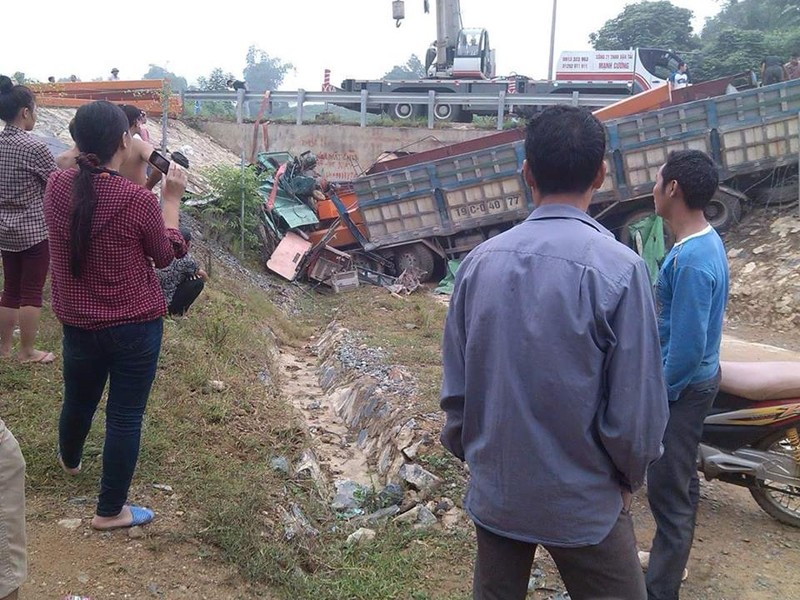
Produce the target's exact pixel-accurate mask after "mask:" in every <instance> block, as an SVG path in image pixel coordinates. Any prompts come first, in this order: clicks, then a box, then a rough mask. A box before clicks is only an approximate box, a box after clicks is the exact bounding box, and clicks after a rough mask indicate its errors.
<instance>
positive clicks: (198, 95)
mask: <svg viewBox="0 0 800 600" xmlns="http://www.w3.org/2000/svg"><path fill="white" fill-rule="evenodd" d="M264 95H265V94H264V93H263V92H245V91H244V90H240V91H238V92H183V94H181V96H182V98H183V101H184V107H185V106H186V103H187V102H203V101H220V100H222V101H230V102H236V103H240V104H241V103H243V102H261V101H263V100H264ZM621 99H622V98H621V97H620V96H611V95H595V94H580V93H579V92H573V93H572V94H570V95H567V94H563V95H561V94H537V95H533V94H507V93H506V92H505V91H502V92H500V93H498V94H450V93H442V92H439V93H437V92H434V91H432V90H431V91H429V92H427V93H414V94H405V93H397V92H372V93H370V92H368V91H367V90H361V92H307V91H306V90H302V89H301V90H297V91H293V92H280V91H279V92H269V102H270V103H272V102H286V103H296V104H297V121H296V122H297V124H298V125H302V124H303V106H304V105H305V104H306V103H307V102H314V103H330V104H336V105H345V104H350V105H353V106H356V105H358V106H359V108H360V114H361V127H366V126H367V113H368V110H367V109H369V108H372V109H376V108H382V107H383V106H386V105H392V104H400V103H405V104H416V105H423V106H426V107H427V109H428V129H433V126H434V123H435V117H434V111H433V109H434V107H435V106H436V104H437V103H438V102H444V101H446V102H447V103H448V104H456V105H468V106H470V107H471V108H472V109H476V108H482V109H484V110H486V109H489V108H491V109H495V108H496V109H497V129H498V130H502V129H503V122H504V119H505V117H506V111H507V109H508V108H509V107H510V106H553V105H556V104H571V105H573V106H592V107H602V106H608V105H609V104H613V103H614V102H618V101H619V100H621Z"/></svg>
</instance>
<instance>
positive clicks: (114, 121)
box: [69, 100, 128, 279]
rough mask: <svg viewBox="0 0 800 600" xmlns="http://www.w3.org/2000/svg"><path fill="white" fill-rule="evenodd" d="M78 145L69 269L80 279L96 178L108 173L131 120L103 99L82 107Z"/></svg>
mask: <svg viewBox="0 0 800 600" xmlns="http://www.w3.org/2000/svg"><path fill="white" fill-rule="evenodd" d="M74 122H75V126H74V131H75V143H76V144H77V145H78V150H80V154H79V155H78V159H77V162H78V174H77V175H76V176H75V179H74V180H73V183H72V210H71V213H70V254H69V269H70V272H71V273H72V276H73V277H75V278H76V279H77V278H79V277H80V276H81V275H82V274H83V269H84V267H85V266H86V259H87V257H88V255H89V246H90V242H91V237H92V219H93V218H94V211H95V207H96V206H97V191H96V190H95V187H94V176H95V175H96V174H98V173H103V172H107V169H104V168H102V166H101V165H104V164H106V163H108V162H109V161H110V160H111V158H112V157H113V156H114V154H116V152H117V150H118V149H119V144H120V141H121V138H122V136H123V135H124V134H125V133H126V132H127V131H128V119H127V118H126V117H125V113H124V112H122V109H120V108H119V107H118V106H116V105H114V104H111V103H110V102H106V101H104V100H100V101H97V102H92V103H91V104H86V105H84V106H81V107H80V108H79V109H78V111H77V112H76V113H75V120H74Z"/></svg>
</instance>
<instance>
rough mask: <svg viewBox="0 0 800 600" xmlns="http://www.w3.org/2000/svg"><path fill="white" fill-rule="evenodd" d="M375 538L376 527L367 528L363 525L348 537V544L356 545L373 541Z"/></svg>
mask: <svg viewBox="0 0 800 600" xmlns="http://www.w3.org/2000/svg"><path fill="white" fill-rule="evenodd" d="M374 539H375V530H374V529H367V528H366V527H361V528H360V529H357V530H356V531H354V532H353V533H351V534H350V535H349V536H348V537H347V542H346V543H347V545H348V546H354V545H357V544H363V543H366V542H371V541H372V540H374Z"/></svg>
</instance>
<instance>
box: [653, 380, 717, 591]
mask: <svg viewBox="0 0 800 600" xmlns="http://www.w3.org/2000/svg"><path fill="white" fill-rule="evenodd" d="M718 390H719V375H717V376H716V377H714V378H712V379H709V380H708V381H703V382H700V383H696V384H692V385H689V386H687V387H686V389H684V390H683V391H682V392H681V394H680V396H678V399H677V400H676V401H675V402H670V405H669V422H668V423H667V430H666V432H665V433H664V454H663V456H662V457H661V458H659V459H658V460H657V461H656V462H654V463H653V464H652V465H650V468H649V469H648V470H647V499H648V501H649V503H650V510H651V511H652V512H653V518H654V519H655V522H656V535H655V538H653V547H652V549H651V550H650V564H649V565H648V567H647V575H646V577H645V580H646V582H647V597H648V599H649V600H678V594H679V591H680V587H681V578H682V577H683V569H684V568H685V567H686V563H687V561H688V560H689V552H690V551H691V549H692V539H693V538H694V525H695V517H696V515H697V504H698V502H699V500H700V480H699V479H698V477H697V446H698V444H699V443H700V436H701V435H702V433H703V420H704V419H705V418H706V415H707V414H708V411H709V409H710V408H711V405H712V404H713V402H714V398H715V397H716V395H717V391H718Z"/></svg>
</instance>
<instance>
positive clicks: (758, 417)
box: [698, 361, 800, 527]
mask: <svg viewBox="0 0 800 600" xmlns="http://www.w3.org/2000/svg"><path fill="white" fill-rule="evenodd" d="M720 368H721V371H722V381H721V383H720V388H719V393H718V394H717V397H716V398H715V399H714V404H713V406H712V408H711V410H710V411H709V413H708V416H707V417H706V419H705V421H704V424H703V435H702V438H701V440H700V446H699V451H698V470H699V471H700V472H701V473H702V474H703V475H705V478H706V479H707V480H708V481H711V480H714V479H717V480H719V481H724V482H727V483H732V484H735V485H739V486H743V487H746V488H747V489H748V490H749V491H750V494H751V495H752V496H753V499H754V500H755V501H756V502H757V503H758V505H759V506H760V507H761V508H762V509H763V510H764V511H765V512H766V513H767V514H768V515H770V516H771V517H773V518H774V519H777V520H778V521H780V522H781V523H785V524H787V525H792V526H794V527H800V433H798V431H799V430H800V362H760V363H759V362H727V361H723V362H721V364H720Z"/></svg>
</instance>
